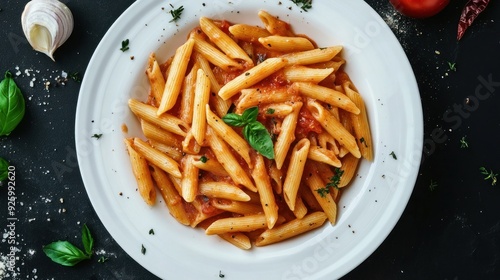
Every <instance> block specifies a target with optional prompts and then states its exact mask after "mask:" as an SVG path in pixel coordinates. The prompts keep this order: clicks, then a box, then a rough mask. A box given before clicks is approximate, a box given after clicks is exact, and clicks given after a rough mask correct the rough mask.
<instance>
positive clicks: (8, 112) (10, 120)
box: [0, 71, 26, 136]
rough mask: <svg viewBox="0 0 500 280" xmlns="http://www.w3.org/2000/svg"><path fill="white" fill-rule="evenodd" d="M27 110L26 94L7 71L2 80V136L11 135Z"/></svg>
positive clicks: (0, 126)
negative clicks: (24, 94)
mask: <svg viewBox="0 0 500 280" xmlns="http://www.w3.org/2000/svg"><path fill="white" fill-rule="evenodd" d="M25 110H26V106H25V102H24V96H23V94H22V93H21V90H20V89H19V87H17V85H16V83H15V82H14V79H12V74H11V73H10V72H9V71H7V72H5V79H3V80H2V82H0V136H2V135H9V134H10V133H11V132H12V131H13V130H14V129H15V128H16V127H17V125H18V124H19V123H20V122H21V120H22V119H23V117H24V112H25Z"/></svg>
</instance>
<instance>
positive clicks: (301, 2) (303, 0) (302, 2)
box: [292, 0, 312, 12]
mask: <svg viewBox="0 0 500 280" xmlns="http://www.w3.org/2000/svg"><path fill="white" fill-rule="evenodd" d="M292 2H293V3H294V4H295V5H297V6H298V7H299V8H301V9H302V10H303V11H304V12H307V11H308V10H309V9H311V8H312V0H292Z"/></svg>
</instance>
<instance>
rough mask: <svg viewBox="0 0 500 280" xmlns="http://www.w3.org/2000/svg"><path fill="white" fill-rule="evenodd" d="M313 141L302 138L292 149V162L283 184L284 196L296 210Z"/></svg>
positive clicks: (291, 207)
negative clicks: (298, 194)
mask: <svg viewBox="0 0 500 280" xmlns="http://www.w3.org/2000/svg"><path fill="white" fill-rule="evenodd" d="M310 146H311V143H310V141H309V139H307V138H302V139H301V140H300V141H299V142H297V144H295V146H294V147H293V149H292V155H291V157H290V163H289V166H288V170H287V173H286V177H285V183H284V184H283V197H284V198H285V202H286V204H288V208H290V210H292V211H294V210H295V201H296V199H297V193H298V191H299V187H300V182H301V179H302V173H303V172H304V166H305V164H306V160H307V155H308V154H309V147H310Z"/></svg>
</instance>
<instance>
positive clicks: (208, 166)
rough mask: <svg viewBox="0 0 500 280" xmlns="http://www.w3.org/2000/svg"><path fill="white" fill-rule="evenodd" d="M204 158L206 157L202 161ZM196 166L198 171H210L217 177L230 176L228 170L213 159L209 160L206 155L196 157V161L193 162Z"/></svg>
mask: <svg viewBox="0 0 500 280" xmlns="http://www.w3.org/2000/svg"><path fill="white" fill-rule="evenodd" d="M202 157H205V158H204V159H203V160H202ZM193 164H194V166H196V167H197V168H198V169H201V170H205V171H208V172H210V173H212V174H215V175H217V176H222V177H226V176H229V174H228V173H227V171H226V170H224V168H223V167H222V165H221V164H220V163H219V162H218V161H217V160H216V159H212V158H207V157H206V156H205V155H203V156H195V160H194V161H193Z"/></svg>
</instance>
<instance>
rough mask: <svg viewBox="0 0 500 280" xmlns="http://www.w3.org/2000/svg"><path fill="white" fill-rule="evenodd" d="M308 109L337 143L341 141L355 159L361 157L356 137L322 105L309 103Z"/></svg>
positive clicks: (314, 102) (315, 102) (310, 101)
mask: <svg viewBox="0 0 500 280" xmlns="http://www.w3.org/2000/svg"><path fill="white" fill-rule="evenodd" d="M307 107H308V109H309V111H311V114H312V115H313V117H314V118H315V119H316V120H317V121H318V122H319V123H320V124H321V126H322V127H323V128H324V129H325V130H326V131H328V133H330V135H332V136H333V138H335V139H336V140H337V141H339V142H340V143H341V144H342V145H343V146H344V147H346V149H347V150H349V152H350V153H351V154H353V155H354V156H355V157H357V158H359V157H361V153H360V151H359V148H358V144H357V143H356V139H355V138H354V136H352V135H351V133H349V131H347V130H346V129H345V128H344V127H343V126H342V124H341V123H340V122H339V121H338V120H337V119H335V117H333V116H332V114H330V113H329V112H328V111H327V110H326V109H325V108H324V107H323V106H321V104H319V103H318V102H317V101H312V100H309V101H307Z"/></svg>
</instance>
